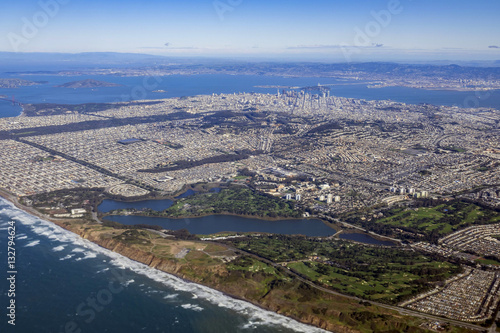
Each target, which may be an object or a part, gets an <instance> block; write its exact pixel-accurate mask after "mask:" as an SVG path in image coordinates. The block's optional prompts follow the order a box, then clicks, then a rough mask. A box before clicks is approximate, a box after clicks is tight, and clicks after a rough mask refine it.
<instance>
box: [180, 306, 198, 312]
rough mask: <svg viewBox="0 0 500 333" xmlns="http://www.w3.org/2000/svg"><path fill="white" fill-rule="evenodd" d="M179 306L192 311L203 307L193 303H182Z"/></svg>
mask: <svg viewBox="0 0 500 333" xmlns="http://www.w3.org/2000/svg"><path fill="white" fill-rule="evenodd" d="M181 308H183V309H186V310H193V311H197V312H200V311H203V308H202V307H201V306H198V305H194V304H182V305H181Z"/></svg>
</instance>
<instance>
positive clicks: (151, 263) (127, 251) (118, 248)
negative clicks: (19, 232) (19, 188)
mask: <svg viewBox="0 0 500 333" xmlns="http://www.w3.org/2000/svg"><path fill="white" fill-rule="evenodd" d="M0 197H2V198H3V199H5V200H6V201H8V202H10V203H12V204H13V205H14V206H15V207H16V208H18V209H20V210H22V211H23V212H26V213H28V214H30V215H33V216H35V217H37V218H40V219H42V220H45V221H47V222H50V223H54V224H55V225H57V226H59V227H60V228H62V229H64V230H67V231H69V232H71V233H73V234H75V235H76V236H78V237H81V238H83V239H86V240H88V241H90V242H92V243H93V244H96V245H97V246H99V247H102V248H104V249H106V250H109V251H112V252H115V253H117V254H119V255H122V256H124V257H126V258H128V259H130V260H133V261H135V262H138V263H141V264H144V265H146V266H148V267H150V268H152V269H155V270H158V271H160V272H163V273H166V274H170V275H172V276H174V277H176V278H179V279H181V280H183V281H186V282H189V283H194V284H197V285H200V286H204V287H207V288H210V289H213V290H216V291H218V292H221V293H222V294H224V295H226V296H228V297H230V298H233V299H236V300H240V301H244V302H247V303H249V304H252V305H254V306H256V307H258V308H259V309H262V310H265V311H270V312H273V313H276V314H278V315H281V316H284V317H287V318H290V319H293V320H295V321H297V322H299V323H301V324H304V325H310V326H312V327H315V328H318V329H323V330H325V331H331V332H333V329H335V330H336V332H349V333H351V332H358V331H356V330H353V329H352V328H350V327H347V326H339V327H330V328H327V327H321V326H331V325H333V324H329V323H326V322H324V321H323V320H322V319H321V318H310V320H309V321H307V320H305V319H304V318H302V319H301V318H299V317H296V316H293V315H286V314H283V313H282V312H281V311H280V307H279V306H278V307H277V308H276V309H273V308H271V307H265V305H263V304H260V303H257V302H256V301H252V300H250V299H247V298H244V297H241V296H238V295H234V294H232V293H229V292H227V291H225V290H224V289H223V288H216V287H214V286H212V285H210V284H204V283H202V282H201V281H194V280H191V279H189V278H187V277H186V276H185V275H183V274H178V273H177V272H176V270H175V268H178V264H177V263H175V262H171V261H169V260H166V259H161V258H159V257H157V256H155V255H153V254H151V253H145V252H144V251H142V250H139V249H133V248H132V247H130V246H126V245H124V244H123V243H120V242H118V241H111V242H106V241H103V240H101V241H99V240H98V239H95V238H93V237H89V236H90V235H89V234H86V233H85V231H82V232H80V233H78V232H75V231H74V230H72V229H71V228H69V227H68V226H67V225H65V223H64V222H67V221H72V222H75V221H77V220H80V221H81V220H82V219H59V220H58V219H54V218H52V217H48V216H46V215H44V214H42V213H40V212H38V211H37V210H36V209H34V208H32V207H27V206H24V205H22V204H20V203H19V201H18V199H17V197H16V196H15V195H12V194H10V193H9V192H7V191H5V190H3V189H0ZM96 223H97V222H96ZM199 242H201V241H199ZM202 243H204V242H202ZM131 254H135V255H131ZM141 259H142V260H141ZM144 259H146V260H144ZM165 264H167V265H165ZM159 266H162V267H165V266H166V267H171V268H174V269H170V270H166V269H161V268H158V267H159ZM315 323H316V324H315ZM321 323H322V324H323V325H321V326H320V324H321Z"/></svg>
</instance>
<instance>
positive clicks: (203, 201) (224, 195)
mask: <svg viewBox="0 0 500 333" xmlns="http://www.w3.org/2000/svg"><path fill="white" fill-rule="evenodd" d="M219 213H231V214H238V215H248V216H257V217H266V218H277V217H293V218H297V217H301V216H302V212H301V211H299V210H296V209H294V206H293V204H291V203H288V202H285V201H284V200H281V199H279V198H275V197H273V196H270V195H266V194H263V193H259V192H255V191H253V190H251V189H249V188H246V187H234V188H230V189H223V190H221V191H220V192H219V193H203V194H197V195H194V196H190V197H187V198H183V199H180V200H178V201H177V202H176V203H175V204H174V205H173V206H171V207H169V208H168V209H167V210H165V211H164V212H163V213H162V214H161V215H162V216H171V217H181V216H199V215H208V214H219Z"/></svg>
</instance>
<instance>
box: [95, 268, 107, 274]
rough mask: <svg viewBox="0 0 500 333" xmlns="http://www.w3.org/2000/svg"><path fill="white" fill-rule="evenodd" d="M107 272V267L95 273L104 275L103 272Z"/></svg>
mask: <svg viewBox="0 0 500 333" xmlns="http://www.w3.org/2000/svg"><path fill="white" fill-rule="evenodd" d="M107 271H109V267H106V268H103V269H101V270H100V271H97V272H96V273H97V274H99V273H104V272H107Z"/></svg>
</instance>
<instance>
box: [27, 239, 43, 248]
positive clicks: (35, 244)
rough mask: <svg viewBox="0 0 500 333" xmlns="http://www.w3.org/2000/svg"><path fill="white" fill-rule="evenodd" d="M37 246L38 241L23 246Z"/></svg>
mask: <svg viewBox="0 0 500 333" xmlns="http://www.w3.org/2000/svg"><path fill="white" fill-rule="evenodd" d="M38 244H40V240H39V239H37V240H34V241H32V242H29V243H28V244H26V245H24V247H33V246H37V245H38Z"/></svg>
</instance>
